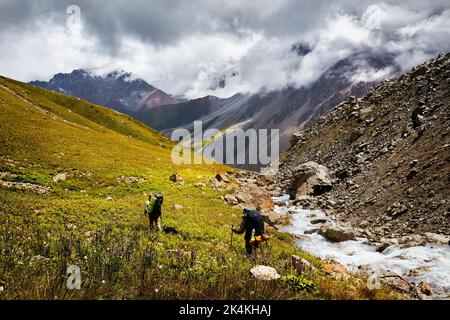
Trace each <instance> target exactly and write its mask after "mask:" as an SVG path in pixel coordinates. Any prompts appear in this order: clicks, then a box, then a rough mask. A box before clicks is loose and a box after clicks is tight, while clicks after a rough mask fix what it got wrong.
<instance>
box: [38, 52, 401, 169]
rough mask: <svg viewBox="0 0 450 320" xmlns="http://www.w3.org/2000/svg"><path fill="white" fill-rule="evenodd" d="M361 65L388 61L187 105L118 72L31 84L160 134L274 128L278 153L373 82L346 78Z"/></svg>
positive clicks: (340, 67)
mask: <svg viewBox="0 0 450 320" xmlns="http://www.w3.org/2000/svg"><path fill="white" fill-rule="evenodd" d="M295 49H296V50H297V51H300V52H299V54H302V55H304V54H307V50H306V48H303V47H301V48H297V47H296V48H295ZM300 49H301V50H300ZM361 61H363V62H364V65H365V66H366V67H370V68H373V69H374V70H382V69H385V68H387V67H391V66H393V63H392V59H391V58H390V57H386V56H378V57H376V56H360V55H358V56H352V57H350V58H347V59H344V60H341V61H339V62H338V63H336V64H335V65H334V66H333V67H331V68H330V69H328V70H327V71H326V72H324V73H323V74H322V75H321V76H320V77H319V79H318V80H316V81H315V82H313V83H312V84H310V85H309V86H303V87H300V88H294V87H286V88H284V89H282V90H278V91H272V92H259V93H256V94H241V93H236V94H235V95H233V96H232V97H229V98H218V97H215V96H206V97H202V98H198V99H194V100H188V101H186V100H182V99H179V98H176V97H174V96H171V95H169V94H167V93H165V92H164V91H162V90H160V89H158V88H155V87H154V86H152V85H150V84H148V83H147V82H145V81H144V80H142V79H138V78H134V77H133V75H131V74H130V73H126V72H123V71H122V72H117V71H116V72H112V73H109V74H107V75H106V76H103V77H102V76H98V75H93V74H92V73H90V72H88V71H85V70H74V71H72V72H71V73H67V74H62V73H59V74H56V75H55V76H54V77H53V78H52V79H51V80H50V81H48V82H43V81H33V82H31V84H34V85H36V86H39V87H42V88H46V89H49V90H53V91H56V92H60V93H65V94H69V95H73V96H76V97H80V98H82V99H85V100H88V101H91V102H93V103H95V104H100V105H104V106H107V107H110V108H112V109H115V110H117V111H120V112H123V113H126V114H129V115H131V116H133V117H135V118H137V119H138V120H141V121H142V122H144V123H146V124H148V125H149V126H151V127H153V128H154V129H157V130H159V131H162V132H164V133H166V134H170V133H171V132H172V131H173V130H174V129H176V128H186V129H188V130H193V122H194V121H195V120H201V121H202V122H203V129H204V130H206V129H209V128H216V129H219V130H221V131H224V130H225V129H227V128H242V129H244V130H245V129H248V128H254V129H260V128H264V129H280V152H283V151H285V150H287V149H288V148H289V146H290V139H291V137H292V135H293V133H294V132H296V131H298V130H300V129H303V128H304V127H307V126H308V125H309V124H310V123H312V122H313V121H314V120H316V119H317V118H319V117H320V116H322V115H324V114H326V113H327V112H328V111H329V110H330V109H331V108H332V107H333V106H335V105H337V104H339V103H340V102H342V101H344V100H346V99H347V98H348V97H349V96H361V95H363V94H364V93H365V92H367V91H368V90H369V89H371V88H372V87H373V86H374V85H375V84H376V82H364V81H358V80H354V79H353V77H352V75H354V74H357V73H358V71H360V68H361V67H360V66H361ZM392 69H393V70H395V68H392ZM212 143H214V142H212ZM216 160H219V161H222V160H223V159H216ZM246 168H250V169H257V168H259V166H258V165H257V166H256V167H255V166H250V167H249V166H246Z"/></svg>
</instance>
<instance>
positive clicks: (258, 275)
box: [250, 265, 280, 281]
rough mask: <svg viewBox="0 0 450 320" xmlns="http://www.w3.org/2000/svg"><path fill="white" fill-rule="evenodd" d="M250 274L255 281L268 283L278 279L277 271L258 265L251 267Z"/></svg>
mask: <svg viewBox="0 0 450 320" xmlns="http://www.w3.org/2000/svg"><path fill="white" fill-rule="evenodd" d="M250 273H251V274H252V276H253V277H254V278H255V279H257V280H263V281H270V280H277V279H279V278H280V275H279V274H278V272H277V270H275V269H274V268H272V267H268V266H262V265H259V266H256V267H253V268H252V269H251V270H250Z"/></svg>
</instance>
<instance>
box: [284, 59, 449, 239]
mask: <svg viewBox="0 0 450 320" xmlns="http://www.w3.org/2000/svg"><path fill="white" fill-rule="evenodd" d="M449 98H450V53H447V54H441V55H439V56H438V57H437V58H436V59H433V60H430V61H428V62H426V63H424V64H422V65H419V66H417V67H415V68H413V69H412V70H411V71H410V72H409V73H406V74H404V75H402V76H401V77H399V78H398V79H393V80H385V81H383V82H382V83H380V84H379V85H378V86H377V87H376V88H374V90H373V91H371V92H369V93H367V94H366V95H364V96H363V97H362V98H359V99H358V98H355V97H352V98H350V99H349V100H347V101H345V102H343V103H341V104H339V105H338V106H336V107H335V108H334V110H333V111H332V112H330V113H329V114H327V115H325V116H323V117H321V118H319V119H318V120H317V121H315V122H314V123H313V124H312V125H311V126H310V127H309V128H307V129H305V130H303V131H301V132H297V133H296V134H295V135H294V137H293V140H292V147H291V148H290V149H289V150H288V151H287V152H286V153H285V154H283V155H282V157H281V159H280V171H279V173H278V175H277V181H278V185H279V186H281V187H282V188H283V189H284V190H285V191H286V192H288V193H289V194H290V195H291V198H292V199H295V200H294V203H297V204H300V205H302V206H304V207H310V208H321V209H325V211H326V212H327V213H328V214H331V215H335V216H336V218H337V219H338V220H340V221H342V222H347V223H351V224H352V225H354V226H357V227H360V228H366V230H367V231H368V232H367V233H368V235H369V238H372V239H380V238H382V237H388V238H389V237H393V238H394V237H399V236H405V235H410V234H421V233H425V232H434V233H440V234H445V235H449V234H450V191H449V182H450V134H449V127H450V112H449V111H450V105H449ZM308 161H314V162H316V163H317V164H319V165H321V166H325V167H326V169H328V170H329V173H330V181H329V183H327V182H324V183H323V185H322V187H321V188H315V189H314V188H304V187H303V185H302V184H303V183H304V181H302V178H301V177H300V176H299V175H298V172H297V171H298V170H296V169H297V168H299V167H300V168H303V169H304V167H305V165H304V163H306V162H308ZM300 171H301V170H300ZM303 180H304V179H303ZM302 187H303V188H302ZM302 190H303V192H302ZM305 190H306V191H305Z"/></svg>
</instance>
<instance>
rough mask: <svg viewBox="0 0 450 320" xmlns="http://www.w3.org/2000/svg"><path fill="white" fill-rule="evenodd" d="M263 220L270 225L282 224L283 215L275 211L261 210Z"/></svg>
mask: <svg viewBox="0 0 450 320" xmlns="http://www.w3.org/2000/svg"><path fill="white" fill-rule="evenodd" d="M261 215H262V217H263V220H264V222H265V223H267V224H268V225H270V226H275V225H277V224H282V222H283V216H282V215H280V214H278V213H275V212H273V211H267V212H261Z"/></svg>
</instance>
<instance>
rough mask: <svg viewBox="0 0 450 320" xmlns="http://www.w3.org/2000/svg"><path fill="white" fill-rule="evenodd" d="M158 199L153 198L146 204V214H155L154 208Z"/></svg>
mask: <svg viewBox="0 0 450 320" xmlns="http://www.w3.org/2000/svg"><path fill="white" fill-rule="evenodd" d="M155 203H156V198H155V197H154V196H152V197H151V198H150V200H149V201H148V202H147V203H146V206H145V213H147V214H151V213H152V212H153V208H154V207H155Z"/></svg>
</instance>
